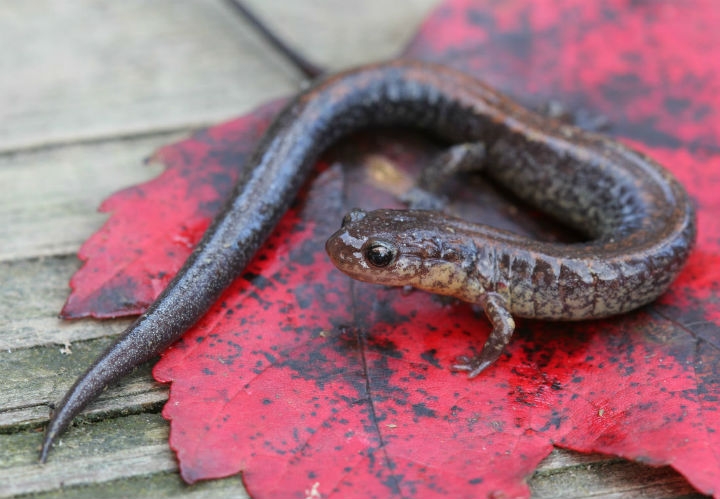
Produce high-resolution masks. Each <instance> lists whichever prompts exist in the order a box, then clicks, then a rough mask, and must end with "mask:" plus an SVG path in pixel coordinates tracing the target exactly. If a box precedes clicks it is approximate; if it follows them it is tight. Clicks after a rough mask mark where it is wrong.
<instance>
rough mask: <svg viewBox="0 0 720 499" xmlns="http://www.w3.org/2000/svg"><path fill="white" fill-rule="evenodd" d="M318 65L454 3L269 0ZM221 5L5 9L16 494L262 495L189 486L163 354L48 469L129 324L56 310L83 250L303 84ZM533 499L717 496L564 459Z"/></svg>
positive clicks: (8, 318)
mask: <svg viewBox="0 0 720 499" xmlns="http://www.w3.org/2000/svg"><path fill="white" fill-rule="evenodd" d="M250 3H251V5H253V7H254V8H255V10H256V11H257V12H258V14H260V15H261V16H263V17H264V18H266V19H268V20H269V21H270V22H271V23H272V24H273V26H275V27H276V29H278V30H279V31H280V32H281V33H282V34H283V36H286V37H287V38H289V39H290V40H291V41H293V42H294V43H296V44H297V45H298V46H302V47H303V49H304V50H305V52H306V53H307V54H309V55H312V57H313V59H314V60H315V61H317V62H319V63H322V64H324V65H326V66H328V67H330V68H333V69H339V68H341V67H347V66H350V65H353V64H359V63H362V62H367V61H370V60H377V59H383V58H389V57H392V56H393V55H394V54H396V53H398V52H399V51H400V50H401V48H402V46H403V44H404V43H405V42H406V40H407V39H408V38H409V37H410V36H411V34H412V33H413V32H414V31H415V29H416V27H417V25H418V23H419V21H420V20H421V19H422V18H423V16H424V15H425V14H426V13H427V11H428V9H429V8H430V7H431V6H432V5H433V4H435V3H436V0H411V1H403V2H386V1H384V0H365V1H364V2H363V3H362V8H348V7H347V5H348V4H347V2H346V1H345V0H303V1H301V2H283V1H280V0H265V1H260V0H254V1H252V2H250ZM231 12H232V11H231V10H230V9H229V8H228V7H227V5H226V4H225V3H223V2H222V1H221V0H185V1H181V2H178V1H173V0H154V1H152V2H145V1H141V0H126V1H123V2H114V1H110V0H94V1H91V0H73V1H69V2H68V1H66V0H27V1H24V2H4V3H3V8H2V9H0V47H3V55H2V57H0V75H2V76H1V77H0V191H1V193H2V195H1V196H0V241H2V244H1V245H0V379H2V380H3V387H2V397H0V497H14V496H18V495H23V496H27V495H32V496H33V497H165V496H168V497H169V496H172V497H196V498H206V497H207V498H209V497H228V496H233V497H246V495H245V492H244V489H243V487H242V481H241V478H240V476H235V477H230V478H228V479H225V480H215V481H211V482H207V483H201V484H197V485H193V486H187V485H185V484H184V483H183V482H182V481H181V480H180V478H179V476H178V473H177V465H176V462H175V459H174V456H173V455H172V453H171V451H170V450H169V448H168V446H167V432H168V426H167V423H166V422H165V420H164V419H163V418H162V417H161V416H160V414H159V413H160V410H161V407H162V405H163V403H164V402H165V400H166V399H167V388H166V387H164V386H161V385H159V384H157V383H155V382H154V381H153V380H152V378H151V377H150V369H151V364H152V363H148V364H146V365H144V366H142V368H140V369H138V370H137V371H136V372H135V373H133V374H132V375H131V376H129V377H128V378H127V379H125V380H123V382H122V383H120V384H119V385H118V386H116V387H113V388H111V389H109V390H107V392H106V393H105V394H104V395H103V396H102V397H101V398H100V399H99V400H98V401H96V402H95V403H93V404H92V405H91V406H90V407H89V408H88V410H87V411H85V412H84V413H83V415H82V416H81V417H80V418H78V420H77V421H76V423H75V425H74V426H73V427H72V428H71V429H70V430H69V431H68V433H67V434H66V435H65V436H64V437H63V438H62V439H61V440H60V445H59V446H58V447H57V448H56V449H55V450H54V451H53V454H52V455H51V457H50V460H49V463H48V464H46V465H44V466H41V465H39V464H37V462H36V459H37V450H38V446H39V444H40V441H41V437H42V434H41V431H42V427H43V425H44V423H45V422H46V421H47V419H48V416H49V411H50V404H51V403H52V402H54V401H56V400H58V399H59V398H60V397H61V396H62V394H63V393H64V391H65V390H66V389H67V388H68V387H69V386H70V384H71V383H72V382H73V381H74V379H75V377H76V376H77V375H78V374H79V373H80V372H81V371H82V370H83V369H84V367H85V366H87V365H88V364H89V362H90V360H91V359H92V358H94V357H95V356H96V355H97V354H98V353H99V352H100V351H101V350H102V349H103V348H104V347H105V346H106V345H107V344H108V343H109V342H110V341H111V339H112V336H113V335H115V334H117V333H119V332H120V331H121V330H122V329H123V328H124V327H125V326H126V325H127V323H128V321H127V320H119V321H102V322H100V321H93V320H81V321H72V322H64V321H60V320H59V319H57V317H56V314H57V311H58V310H59V309H60V307H61V305H62V302H63V301H64V299H65V297H66V294H67V291H68V287H67V281H68V279H69V277H70V276H71V275H72V273H73V272H74V271H75V270H76V269H77V268H78V265H79V262H78V261H77V260H76V259H75V257H74V256H73V255H74V253H75V252H76V251H77V249H78V247H79V245H80V244H81V243H82V242H83V241H84V240H85V239H86V238H87V237H88V236H89V235H90V234H92V233H93V232H94V231H95V230H97V228H99V227H100V225H101V224H102V223H103V222H104V220H105V219H106V216H105V215H103V214H99V213H97V212H96V207H97V205H98V204H99V203H100V201H101V200H102V199H103V198H104V197H106V196H107V195H108V194H110V193H111V192H113V191H115V190H118V189H120V188H123V187H126V186H128V185H132V184H134V183H137V182H141V181H144V180H147V179H149V178H151V177H153V176H155V175H156V174H157V173H158V172H159V167H158V166H156V165H155V166H153V165H150V166H148V165H144V164H143V162H142V160H143V159H144V158H145V157H147V156H148V155H150V154H151V153H152V151H153V150H154V149H156V148H157V147H159V146H160V145H163V144H165V143H168V142H173V141H175V140H178V139H179V138H181V137H182V136H184V135H186V134H187V133H189V131H191V130H192V129H194V128H197V127H200V126H205V125H209V124H213V123H216V122H220V121H222V120H224V119H227V118H230V117H233V116H237V115H240V114H242V113H244V112H246V111H248V110H249V109H251V108H252V107H253V106H256V105H259V104H261V103H262V102H263V101H265V100H267V99H269V98H272V97H276V96H280V95H283V94H287V93H291V92H293V91H294V90H296V89H297V88H298V86H299V85H300V83H301V81H300V77H299V75H298V74H297V73H296V72H295V71H293V70H292V68H289V67H288V66H287V64H286V63H285V62H284V61H283V60H281V59H280V58H279V57H278V56H277V55H276V54H274V53H273V52H272V51H271V50H270V49H268V48H267V47H266V46H265V44H263V43H262V42H261V41H260V40H259V39H258V37H257V35H256V34H255V33H254V32H252V31H251V30H249V29H248V27H247V26H246V25H244V23H243V22H242V21H241V20H239V19H237V18H236V17H235V16H234V15H233V14H232V13H231ZM529 483H530V487H531V490H532V492H533V497H536V498H550V497H557V498H565V497H568V498H569V497H602V498H620V497H643V498H644V497H648V498H649V497H658V498H659V497H662V498H679V497H700V496H699V495H698V494H696V493H694V492H693V490H692V488H690V486H689V485H688V484H687V482H685V480H684V479H682V477H680V476H679V475H678V474H677V473H675V472H674V471H672V470H671V469H669V468H667V467H665V468H649V467H646V466H642V465H639V464H633V463H629V462H627V461H625V460H622V459H619V458H614V457H609V456H601V455H581V454H577V453H572V452H569V451H564V450H556V451H554V452H553V453H552V454H551V455H550V456H549V457H548V458H547V459H546V460H545V461H544V462H543V463H542V464H541V466H540V468H539V469H538V471H537V472H536V473H535V475H534V476H533V477H532V478H530V480H529Z"/></svg>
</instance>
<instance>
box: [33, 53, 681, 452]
mask: <svg viewBox="0 0 720 499" xmlns="http://www.w3.org/2000/svg"><path fill="white" fill-rule="evenodd" d="M376 125H403V126H410V127H414V128H420V129H424V130H428V131H430V132H433V133H435V134H436V135H438V136H439V137H441V138H443V139H446V140H448V141H449V142H451V143H455V144H457V143H474V142H482V143H484V144H485V147H486V151H487V157H486V159H485V161H483V164H482V166H481V168H482V169H483V170H484V171H485V172H487V174H488V175H490V176H492V177H493V178H494V179H496V180H497V181H499V182H500V183H502V184H503V185H505V186H507V187H508V188H510V189H511V190H512V191H514V192H515V193H516V194H518V195H519V196H520V197H522V198H523V199H526V200H528V201H529V202H530V203H532V204H534V205H536V206H538V207H539V208H541V209H542V210H543V211H545V212H547V213H549V214H550V215H553V216H556V217H557V218H559V219H562V220H564V221H565V222H566V223H567V224H569V225H571V226H575V227H579V228H581V229H583V230H584V231H585V232H586V233H588V234H589V235H590V236H591V237H592V238H593V239H592V242H589V243H585V244H576V245H557V244H549V243H539V242H537V241H532V240H529V239H526V238H522V237H519V236H517V235H513V234H510V233H507V232H503V231H499V230H496V229H492V228H490V227H486V226H480V225H472V224H468V223H465V222H462V221H460V220H457V219H452V218H450V217H446V216H444V215H441V214H438V213H434V212H427V211H414V210H410V211H405V212H397V211H395V212H393V211H388V210H378V211H377V212H372V213H369V214H364V213H363V212H359V211H356V212H353V213H352V214H350V215H348V217H346V223H345V226H344V228H343V229H341V230H340V231H339V232H338V233H337V234H335V235H334V236H333V238H331V240H330V241H328V245H327V248H328V251H329V252H330V255H331V257H332V259H333V261H334V262H335V264H336V265H338V266H339V267H340V268H341V269H342V270H343V271H345V272H347V273H348V274H350V275H351V276H353V277H355V278H358V279H363V280H369V281H371V282H380V283H388V284H410V285H413V286H416V287H419V288H422V289H428V290H430V291H433V292H438V293H443V294H449V295H453V296H458V297H460V298H462V299H465V300H469V301H474V302H477V303H480V304H482V305H483V307H484V308H485V311H486V313H487V314H488V317H489V318H490V319H491V321H492V323H493V325H494V331H493V333H492V334H491V337H490V339H489V340H488V343H487V344H486V346H485V348H484V350H483V353H482V354H481V356H480V357H479V358H476V359H463V362H462V363H461V364H460V365H459V366H457V367H458V368H460V369H466V370H468V371H470V372H471V375H474V374H477V372H479V371H480V370H482V369H483V368H484V367H485V366H486V365H488V364H489V363H491V362H492V361H493V360H495V359H496V358H497V356H498V355H499V354H500V351H501V350H502V347H503V346H504V345H505V344H506V343H507V341H508V340H509V338H510V335H511V333H512V329H513V327H514V324H513V321H512V317H511V314H516V315H519V316H524V317H537V318H548V319H550V318H551V319H570V320H575V319H584V318H590V317H601V316H606V315H610V314H616V313H621V312H624V311H626V310H630V309H632V308H635V307H638V306H640V305H643V304H645V303H647V302H649V301H651V300H653V299H654V298H656V297H657V296H658V295H659V294H661V293H662V292H663V291H664V290H665V289H666V288H667V286H668V285H669V284H670V282H671V281H672V280H673V278H674V277H675V276H676V275H677V272H678V271H679V269H680V268H681V266H682V264H683V263H684V262H685V260H686V258H687V256H688V252H689V251H690V248H691V246H692V243H693V240H694V237H695V216H694V212H693V209H692V207H691V205H690V203H689V201H688V197H687V194H686V193H685V191H684V189H683V188H682V187H681V186H680V184H679V183H678V182H677V181H676V180H675V179H674V178H673V177H672V175H671V174H670V173H668V172H667V171H666V170H664V169H663V168H662V167H660V166H658V165H657V164H656V163H654V162H653V161H651V160H649V159H648V158H646V157H644V156H643V155H641V154H639V153H637V152H634V151H632V150H630V149H628V148H626V147H624V146H622V145H620V144H618V143H616V142H613V141H611V140H608V139H606V138H603V137H600V136H596V135H592V134H589V133H586V132H583V131H580V130H578V129H575V128H572V127H569V126H566V125H560V124H557V123H554V122H551V121H548V120H547V118H544V117H541V116H539V115H536V114H534V113H531V112H529V111H527V110H525V109H524V108H522V107H520V106H519V105H517V104H515V103H514V102H512V101H511V100H509V99H508V98H506V97H504V96H502V95H500V94H498V93H497V92H495V91H494V90H492V89H490V88H488V87H487V86H485V85H483V84H482V83H480V82H478V81H477V80H475V79H473V78H471V77H469V76H467V75H464V74H462V73H459V72H457V71H455V70H451V69H449V68H446V67H443V66H438V65H431V64H427V63H420V62H409V61H395V62H390V63H386V64H376V65H370V66H365V67H362V68H359V69H355V70H351V71H347V72H344V73H340V74H337V75H334V76H331V77H328V78H325V79H323V80H321V81H319V82H317V83H315V84H314V85H313V86H312V87H310V88H309V89H307V90H306V91H304V92H302V93H301V94H300V95H298V96H297V97H296V98H295V99H293V100H292V102H290V103H289V104H288V105H287V106H286V107H285V109H284V110H283V111H282V112H281V113H280V115H279V116H278V118H277V119H276V121H275V122H274V123H273V125H272V126H271V127H270V128H269V130H268V131H267V133H266V135H265V137H264V138H263V140H262V141H261V143H260V145H259V146H258V148H257V150H256V151H255V153H254V154H253V155H252V157H251V158H250V160H249V162H248V163H247V164H246V165H245V168H244V169H243V174H242V175H241V178H240V180H239V181H238V184H237V186H236V188H235V190H234V193H233V195H232V198H231V199H230V200H229V202H228V203H227V205H226V206H225V208H224V209H223V211H222V213H220V214H219V215H218V217H217V218H216V219H215V221H214V223H213V224H212V226H211V227H210V228H209V229H208V231H207V233H206V234H205V236H204V237H203V239H202V241H201V242H200V243H199V245H198V247H197V248H196V249H195V251H194V252H193V253H192V255H191V256H190V258H189V259H188V260H187V262H186V263H185V265H184V266H183V267H182V269H181V270H180V272H179V273H178V275H177V276H176V277H175V279H174V280H173V281H172V282H171V283H170V284H169V285H168V287H167V288H166V289H165V291H163V293H162V294H161V295H160V296H159V297H158V299H157V300H156V301H155V302H154V303H153V304H152V305H151V306H150V308H149V309H148V310H147V312H145V313H144V314H143V315H142V316H140V317H139V318H138V320H137V321H136V322H135V323H134V324H133V325H132V326H130V327H129V328H128V329H127V330H126V331H125V332H124V333H123V335H122V336H121V337H119V338H118V339H117V341H116V342H115V343H114V344H113V345H112V346H111V347H110V348H109V349H108V350H107V351H106V352H105V353H103V354H102V355H101V356H100V358H99V359H98V360H96V361H95V363H94V364H93V365H92V366H91V367H90V368H89V369H88V370H87V372H86V373H85V374H83V375H82V376H81V377H80V378H79V379H78V380H77V382H76V383H75V384H74V385H73V387H72V388H71V389H70V390H69V392H68V393H67V394H66V396H65V398H64V399H63V400H62V402H61V403H60V404H59V405H58V408H57V410H56V411H55V413H54V415H53V418H52V420H51V421H50V424H49V426H48V428H47V432H46V437H45V441H44V443H43V447H42V452H41V460H45V458H46V457H47V453H48V450H49V449H50V446H51V444H52V442H53V440H54V439H55V438H56V437H57V436H58V435H59V434H60V433H61V432H62V431H63V430H64V429H65V428H66V427H67V426H68V424H69V423H70V421H71V420H72V419H73V417H74V416H75V415H76V414H77V413H78V412H80V411H81V410H82V409H83V407H85V406H86V405H87V404H88V403H89V402H90V401H91V400H93V399H94V398H95V397H96V396H97V395H98V394H99V393H100V392H102V390H103V389H104V388H105V387H107V386H108V385H110V384H112V383H114V382H115V381H117V380H118V379H119V378H121V377H122V376H124V375H126V374H127V373H128V372H130V371H131V370H132V369H133V368H134V367H135V366H137V365H138V364H140V363H142V362H145V361H146V360H148V359H150V358H152V357H153V356H155V355H157V354H158V353H159V352H161V351H162V350H163V349H165V348H166V347H167V346H169V345H170V344H171V343H173V342H174V341H175V340H177V339H178V338H179V337H180V336H181V335H182V334H183V333H184V332H185V331H186V330H187V329H188V328H189V327H190V326H192V325H193V324H194V323H195V322H196V321H197V320H198V319H199V318H200V317H201V316H202V315H203V314H204V313H205V312H206V311H207V309H208V308H209V307H210V305H212V303H213V302H214V301H215V300H216V299H217V298H218V297H219V295H220V293H221V292H222V291H223V290H224V289H225V288H226V287H227V286H228V285H229V284H230V283H231V282H232V281H233V280H234V279H235V278H236V277H237V276H238V275H239V274H240V273H241V272H242V270H243V269H244V267H245V266H246V265H247V263H248V262H249V261H250V259H251V258H252V257H253V255H254V254H255V252H256V251H257V250H258V248H259V247H260V245H261V244H262V243H263V241H264V240H265V238H266V237H267V236H268V234H269V233H270V232H271V231H272V229H273V227H274V226H275V224H276V222H277V221H278V220H279V218H280V217H281V216H282V214H283V213H284V212H285V211H286V210H287V208H288V206H289V205H290V203H291V201H292V199H293V198H294V197H295V195H296V193H297V191H298V189H299V187H300V186H301V184H302V183H303V181H304V179H305V178H306V177H307V175H308V173H309V171H310V169H311V168H312V166H313V164H314V163H315V161H316V159H317V158H318V156H319V154H320V153H321V152H322V151H323V150H324V149H326V148H327V147H328V146H329V145H330V144H331V143H333V142H335V141H336V140H337V139H339V138H340V137H342V136H343V135H346V134H348V133H350V132H353V131H355V130H358V129H361V128H368V127H373V126H376ZM375 264H379V265H375Z"/></svg>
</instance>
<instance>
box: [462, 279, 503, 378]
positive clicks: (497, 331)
mask: <svg viewBox="0 0 720 499" xmlns="http://www.w3.org/2000/svg"><path fill="white" fill-rule="evenodd" d="M480 304H481V305H482V307H483V309H484V310H485V315H487V318H488V319H490V323H491V324H492V326H493V330H492V332H491V333H490V336H489V337H488V339H487V341H486V342H485V346H483V349H482V352H480V355H476V356H475V357H472V358H470V357H465V356H461V357H458V364H456V365H454V366H453V369H457V370H459V371H468V377H469V378H474V377H475V376H477V375H478V374H480V373H481V372H482V371H483V370H484V369H485V368H486V367H488V366H489V365H490V364H492V363H493V362H495V361H496V360H497V359H498V357H500V354H501V353H502V352H503V350H504V349H505V347H506V346H507V344H508V343H509V342H510V338H511V337H512V334H513V331H515V321H514V320H513V318H512V316H511V315H510V310H509V309H508V305H507V301H506V300H505V298H503V297H502V296H500V295H499V294H497V293H487V294H486V295H483V298H482V300H481V301H480Z"/></svg>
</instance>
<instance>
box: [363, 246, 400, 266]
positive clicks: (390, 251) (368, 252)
mask: <svg viewBox="0 0 720 499" xmlns="http://www.w3.org/2000/svg"><path fill="white" fill-rule="evenodd" d="M396 253H397V250H396V249H395V248H394V247H393V245H392V244H390V243H386V242H385V241H370V242H369V243H367V244H366V245H365V249H364V250H363V254H364V255H365V259H366V260H367V261H368V263H369V264H370V265H372V266H373V267H387V266H388V265H390V264H391V263H392V262H393V260H395V254H396Z"/></svg>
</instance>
